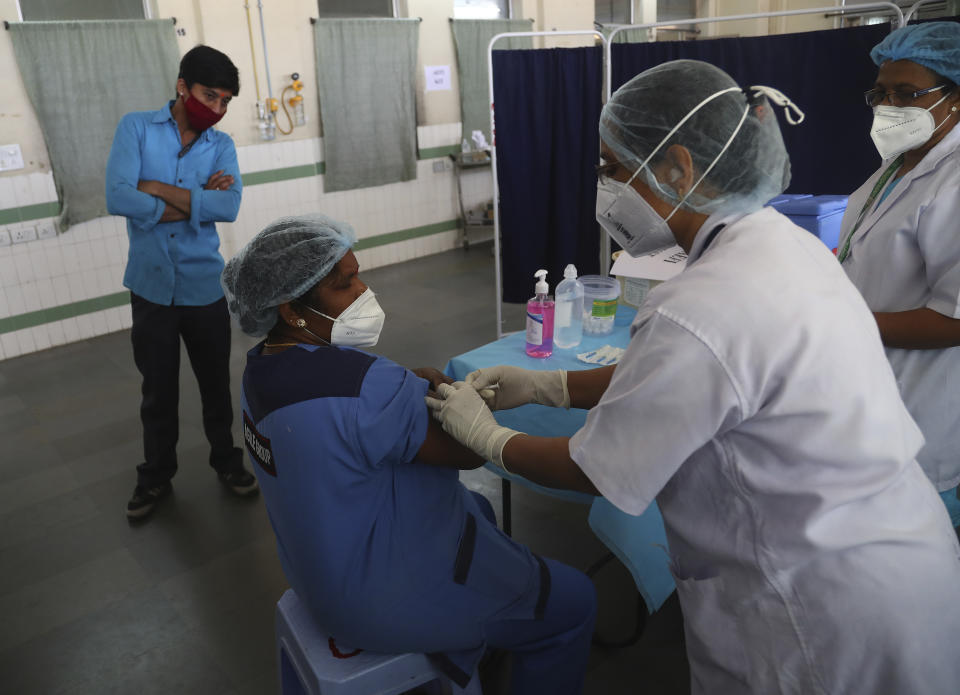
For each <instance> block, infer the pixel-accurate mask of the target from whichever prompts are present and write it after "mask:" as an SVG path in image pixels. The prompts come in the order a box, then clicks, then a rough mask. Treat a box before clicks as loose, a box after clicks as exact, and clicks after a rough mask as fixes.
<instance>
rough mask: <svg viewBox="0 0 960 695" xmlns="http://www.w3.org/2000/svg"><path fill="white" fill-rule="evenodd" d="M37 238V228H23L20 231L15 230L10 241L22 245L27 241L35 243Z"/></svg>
mask: <svg viewBox="0 0 960 695" xmlns="http://www.w3.org/2000/svg"><path fill="white" fill-rule="evenodd" d="M36 238H37V228H36V227H21V228H20V229H14V230H13V232H12V233H11V234H10V240H11V241H12V242H13V243H14V244H22V243H23V242H25V241H34V240H36Z"/></svg>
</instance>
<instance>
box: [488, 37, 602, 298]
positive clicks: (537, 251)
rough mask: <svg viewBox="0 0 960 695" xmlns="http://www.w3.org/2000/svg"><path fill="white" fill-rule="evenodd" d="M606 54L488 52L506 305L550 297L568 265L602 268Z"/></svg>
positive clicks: (585, 51)
mask: <svg viewBox="0 0 960 695" xmlns="http://www.w3.org/2000/svg"><path fill="white" fill-rule="evenodd" d="M602 74H603V55H602V53H601V51H600V49H599V48H595V47H590V48H555V49H539V50H525V51H517V50H514V51H494V52H493V85H494V104H495V114H496V128H497V132H496V144H497V177H498V179H499V183H500V230H501V235H502V240H503V253H502V260H503V300H504V301H506V302H523V301H526V300H527V299H529V298H530V297H531V296H532V295H533V285H534V283H535V282H536V280H535V279H534V277H533V274H534V272H535V271H536V270H537V269H538V268H546V269H547V271H548V273H549V275H548V276H547V280H548V282H549V283H550V288H551V294H552V293H553V288H555V287H556V286H557V283H558V282H560V281H561V280H562V279H563V269H564V267H565V266H566V265H567V264H568V263H574V264H575V265H576V266H577V270H578V271H579V273H580V274H581V275H586V274H590V273H597V272H599V269H600V260H599V259H600V232H599V227H598V226H597V223H596V218H595V207H596V199H597V179H596V174H595V171H594V166H595V165H596V163H597V161H598V160H599V157H600V144H599V135H598V127H599V123H600V108H601V99H602Z"/></svg>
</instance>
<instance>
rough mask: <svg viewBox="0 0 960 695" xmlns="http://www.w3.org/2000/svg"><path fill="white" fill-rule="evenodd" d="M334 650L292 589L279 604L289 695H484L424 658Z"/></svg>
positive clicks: (280, 656) (283, 687)
mask: <svg viewBox="0 0 960 695" xmlns="http://www.w3.org/2000/svg"><path fill="white" fill-rule="evenodd" d="M330 645H331V639H330V637H329V635H327V634H326V633H325V632H324V631H323V630H321V629H320V628H319V627H318V626H317V625H316V623H314V622H313V618H311V617H310V614H309V613H308V612H307V609H306V606H304V605H303V604H302V603H301V602H300V599H299V598H297V595H296V594H295V593H294V592H293V589H288V590H287V591H286V593H284V595H283V596H282V597H281V598H280V600H279V601H278V602H277V664H278V666H279V672H280V692H281V693H282V694H283V695H398V694H399V693H403V692H406V691H407V690H410V689H411V688H415V687H417V686H418V685H422V684H425V683H426V684H429V685H428V686H427V689H428V692H433V693H437V694H438V695H439V694H440V693H451V694H452V695H482V692H481V689H480V679H479V678H478V677H477V675H476V674H474V676H473V679H472V680H471V681H470V683H469V684H468V685H467V687H466V688H460V687H458V686H457V685H456V684H455V683H453V682H452V681H450V679H449V678H447V677H446V676H445V675H444V674H443V673H441V672H440V671H439V670H437V668H436V667H434V665H433V664H432V663H430V660H429V659H428V658H427V657H426V656H425V655H423V654H377V653H375V652H368V651H362V650H353V649H351V650H350V651H349V652H346V654H339V656H335V655H334V653H333V651H332V649H331V647H330ZM341 649H344V650H345V649H346V648H341Z"/></svg>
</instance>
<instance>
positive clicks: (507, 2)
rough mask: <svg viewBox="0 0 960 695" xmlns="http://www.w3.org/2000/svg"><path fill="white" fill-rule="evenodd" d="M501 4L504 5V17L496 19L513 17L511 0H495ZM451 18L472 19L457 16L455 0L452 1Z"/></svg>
mask: <svg viewBox="0 0 960 695" xmlns="http://www.w3.org/2000/svg"><path fill="white" fill-rule="evenodd" d="M497 1H498V2H499V3H500V4H501V5H504V6H505V7H504V9H506V11H507V16H506V17H503V16H501V17H498V18H497V19H513V0H497ZM453 18H454V19H472V18H470V17H458V16H457V0H454V2H453Z"/></svg>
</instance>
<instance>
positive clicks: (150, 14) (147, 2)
mask: <svg viewBox="0 0 960 695" xmlns="http://www.w3.org/2000/svg"><path fill="white" fill-rule="evenodd" d="M21 2H23V0H14V4H15V5H16V7H17V20H18V21H20V22H23V21H34V20H24V18H23V8H22V7H21V6H20V3H21ZM140 5H141V7H142V8H143V19H153V18H154V15H155V12H154V8H153V5H154V0H140ZM138 19H139V18H138ZM51 21H60V22H73V21H79V20H78V19H77V18H76V17H61V18H59V19H56V20H51Z"/></svg>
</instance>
